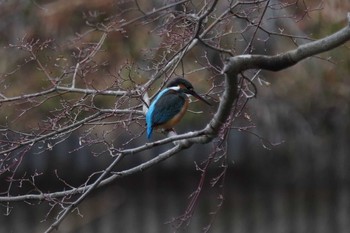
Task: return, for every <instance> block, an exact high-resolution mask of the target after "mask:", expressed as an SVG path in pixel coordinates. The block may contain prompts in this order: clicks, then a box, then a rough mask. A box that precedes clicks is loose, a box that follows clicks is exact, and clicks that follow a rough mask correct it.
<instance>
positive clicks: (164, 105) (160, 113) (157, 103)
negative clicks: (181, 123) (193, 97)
mask: <svg viewBox="0 0 350 233" xmlns="http://www.w3.org/2000/svg"><path fill="white" fill-rule="evenodd" d="M185 98H186V95H185V94H184V93H178V92H176V91H174V90H173V89H171V88H165V89H164V90H162V91H161V92H160V93H159V94H158V95H157V96H156V98H155V100H154V101H153V102H152V103H151V105H150V106H149V109H148V112H147V114H146V123H147V138H150V137H151V135H152V131H153V128H154V127H157V126H159V125H162V124H164V123H166V122H167V121H169V120H171V119H172V118H173V117H174V116H176V115H177V114H178V113H179V112H180V111H181V109H182V107H183V106H184V102H185Z"/></svg>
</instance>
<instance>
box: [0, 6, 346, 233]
mask: <svg viewBox="0 0 350 233" xmlns="http://www.w3.org/2000/svg"><path fill="white" fill-rule="evenodd" d="M130 2H132V1H130ZM150 2H152V1H150ZM276 2H278V1H276ZM280 2H281V1H280ZM298 2H299V1H298ZM152 3H154V4H156V5H157V4H158V6H161V5H162V4H161V3H162V2H161V1H159V2H158V1H153V2H152ZM285 3H286V4H287V3H288V2H287V1H286V2H285ZM123 4H129V1H123ZM130 4H132V3H130ZM143 4H144V5H143V7H145V9H146V8H147V7H151V6H152V4H151V3H149V4H150V5H148V3H143ZM304 4H305V3H298V4H296V5H294V7H293V8H292V9H286V10H287V11H288V10H291V11H293V12H297V13H298V14H299V16H300V15H302V12H303V9H305V8H306V7H309V9H315V10H314V11H312V10H310V11H309V12H308V14H306V15H304V16H303V17H302V20H300V21H299V20H298V19H300V18H296V19H293V18H291V19H285V20H282V21H279V20H275V21H273V22H271V25H268V26H269V27H270V28H271V29H273V28H279V29H280V30H286V31H288V32H293V34H299V35H304V34H303V33H305V34H306V36H310V37H312V38H321V37H324V36H326V35H329V34H331V33H332V32H334V31H335V30H337V29H339V28H341V27H343V26H344V25H345V24H346V13H347V11H348V10H349V9H350V3H349V2H348V1H342V0H328V1H317V0H313V1H308V2H307V4H308V5H307V6H305V5H304ZM122 7H123V6H122V3H120V4H119V3H116V1H113V0H89V1H83V0H77V1H64V0H57V1H25V0H13V1H0V43H1V46H0V47H1V48H0V51H1V57H0V73H1V74H2V75H1V85H2V93H6V95H10V96H11V95H17V94H19V93H30V92H31V91H32V90H38V89H39V90H40V89H41V88H43V86H45V85H47V84H46V83H45V82H43V81H42V76H41V75H42V74H41V73H40V72H38V69H37V68H36V66H35V65H32V64H31V63H30V62H28V60H26V59H27V58H28V54H26V53H25V52H24V51H22V50H21V49H13V46H11V45H15V44H18V43H20V42H21V41H22V40H23V39H24V38H25V39H26V40H28V38H39V39H40V40H41V41H45V40H53V41H54V43H52V44H53V45H52V48H53V49H52V50H50V51H51V52H47V53H45V54H43V55H42V56H43V57H45V56H46V57H47V59H48V60H50V59H51V60H55V59H56V61H57V63H59V65H60V66H59V67H58V66H54V65H52V67H49V68H50V69H51V70H52V72H53V74H55V72H58V70H59V69H60V70H62V69H63V68H64V67H65V66H69V65H67V64H74V56H73V55H72V54H74V47H75V46H81V45H83V44H84V43H88V41H90V40H94V39H95V40H94V41H96V39H98V37H97V36H96V35H95V34H93V33H91V34H89V35H88V36H87V37H84V38H83V39H79V40H76V38H77V37H79V36H80V34H81V33H84V32H86V31H88V30H89V26H88V25H87V22H92V21H93V19H96V18H97V19H98V20H103V19H107V18H108V17H109V16H110V15H114V14H115V12H118V11H119V12H120V10H121V8H122ZM129 7H130V6H129ZM299 7H300V9H299ZM150 9H151V8H150ZM97 12H98V14H97ZM283 13H285V12H282V13H281V14H283ZM96 14H97V16H96ZM135 15H136V14H135ZM136 16H137V15H136ZM269 16H270V17H273V15H269ZM291 23H292V26H291ZM133 27H134V26H133ZM148 30H149V29H148V28H147V26H144V25H142V24H137V25H136V26H135V29H133V28H127V29H126V31H127V33H125V34H121V33H117V32H115V33H111V34H109V35H108V39H107V41H106V44H105V45H104V47H103V49H104V52H103V53H102V54H99V55H98V56H97V58H96V63H100V64H102V65H100V66H99V68H100V70H98V71H96V73H93V74H90V76H91V77H90V78H91V80H93V82H94V85H96V88H99V87H101V88H102V87H103V86H109V85H111V83H113V79H112V77H111V76H109V77H107V75H106V74H107V73H108V72H115V71H117V70H119V67H121V66H123V65H125V64H126V63H128V62H126V61H129V62H130V61H132V62H135V63H137V62H140V61H142V59H143V57H140V54H139V51H142V50H143V49H145V48H149V47H153V46H154V45H155V44H157V43H158V42H159V41H155V40H156V38H154V37H155V36H154V35H152V31H148ZM145 33H146V34H147V35H148V36H147V40H146V39H145V40H140V38H143V35H144V34H145ZM248 34H249V33H248ZM258 37H259V36H258ZM263 37H264V35H261V37H260V38H263ZM152 38H153V39H154V40H152ZM299 42H300V43H302V39H300V41H299ZM289 43H290V42H289ZM349 45H350V44H349V43H347V45H346V46H342V47H340V48H337V49H334V50H332V51H330V52H327V53H325V54H322V55H320V56H316V57H313V58H310V59H307V60H306V61H303V62H301V63H300V64H298V65H296V66H294V67H292V68H289V69H287V70H284V71H281V72H277V73H271V72H261V74H260V76H261V78H262V79H263V80H265V81H266V83H270V85H260V84H259V83H258V82H257V83H256V85H257V87H258V97H257V98H256V99H254V100H251V101H250V102H249V104H248V105H247V108H246V112H247V114H248V115H249V119H251V122H252V123H250V124H249V125H250V126H251V125H254V126H255V127H254V128H253V129H252V132H254V133H256V134H257V135H260V137H256V136H254V135H252V134H251V133H246V132H242V131H239V130H235V129H233V130H232V131H231V132H230V134H229V140H228V144H227V153H228V158H229V164H228V170H227V173H226V177H225V182H224V185H223V186H222V187H211V186H210V184H209V181H210V179H212V178H214V177H216V176H217V175H218V174H219V173H220V170H217V168H216V169H209V172H208V174H207V179H206V182H205V183H206V184H205V185H204V188H203V192H202V193H201V195H200V197H199V199H198V202H197V206H196V208H195V212H194V216H193V218H191V220H190V221H189V222H188V223H185V224H184V226H183V227H182V228H180V229H179V230H178V231H179V232H201V231H203V229H205V228H206V227H207V226H208V225H210V226H211V229H210V232H215V233H221V232H235V233H245V232H247V233H248V232H249V233H253V232H259V233H263V232H268V233H273V232H276V233H283V232H286V233H287V232H288V233H293V232H297V233H301V232H308V233H311V232H317V233H322V232H324V233H326V232H327V233H328V232H339V233H342V232H344V233H345V232H348V231H349V229H350V222H349V219H350V158H349V155H350V143H349V142H350V106H349V102H350V101H349V99H350V77H349V73H350V72H349V71H350V56H349V48H348V47H349ZM292 47H293V46H292V45H290V44H288V43H287V42H285V41H283V40H281V41H280V40H278V38H272V37H271V39H269V40H268V42H266V41H264V40H260V41H259V40H257V41H256V46H255V49H256V50H255V52H264V51H265V52H266V51H268V53H271V54H274V53H277V52H281V51H285V50H286V49H288V48H292ZM237 50H238V51H239V49H237ZM253 52H254V51H253ZM237 53H239V52H237ZM69 59H72V60H69ZM189 59H191V57H190V58H189ZM103 61H108V63H103ZM132 62H131V63H132ZM48 66H49V65H48ZM17 68H18V69H17ZM56 69H57V70H56ZM12 72H13V73H12ZM5 74H6V75H5ZM8 74H10V75H8ZM134 75H135V76H137V77H138V79H137V81H139V82H141V83H142V82H144V81H145V80H146V78H145V77H139V76H142V74H134ZM201 75H208V72H207V71H204V72H202V71H199V72H197V73H194V74H191V75H189V77H190V79H191V80H196V81H197V80H198V79H196V77H197V76H201ZM40 80H41V81H40ZM96 80H98V81H96ZM194 85H195V86H196V87H198V88H197V90H198V92H199V93H203V92H204V91H205V90H206V89H207V88H208V86H206V85H205V84H203V85H202V86H201V84H199V83H197V85H196V83H194ZM114 100H115V99H113V98H110V99H107V100H106V102H107V104H108V103H110V104H111V106H113V101H114ZM103 101H105V100H103ZM106 102H104V104H106ZM19 107H21V108H23V106H22V105H20V106H2V108H3V110H2V114H1V117H2V119H1V122H2V124H3V122H4V118H5V116H6V117H9V118H11V116H13V115H15V114H18V111H17V110H16V109H17V108H19ZM201 107H202V106H200V105H198V106H197V105H195V107H194V108H195V109H196V108H198V109H200V108H201ZM45 108H50V107H49V106H45V105H44V106H40V107H39V108H38V109H39V111H36V112H33V113H30V114H29V116H28V117H27V118H26V119H25V120H23V121H22V122H23V123H24V124H23V125H22V126H21V125H18V127H19V128H21V127H22V128H26V127H29V125H35V124H37V119H41V117H42V116H43V114H44V112H45V111H46V109H45ZM4 109H5V110H4ZM205 110H208V111H209V109H205ZM5 111H6V114H5V113H4V112H5ZM209 115H210V114H208V117H207V118H205V117H203V120H202V121H198V118H196V117H197V116H195V115H193V114H192V115H191V114H190V113H189V114H187V116H186V118H185V119H184V122H183V123H181V124H180V125H179V127H178V128H177V129H178V130H179V131H180V132H186V130H188V125H191V127H193V128H192V129H199V128H201V127H203V126H204V125H205V123H206V120H208V119H209V117H210V116H209ZM239 123H240V122H238V123H237V124H239ZM236 126H237V125H236ZM237 127H238V126H237ZM116 137H117V138H118V137H120V138H122V137H123V135H116ZM161 137H162V135H156V138H161ZM79 140H80V138H79V134H78V133H77V134H73V135H72V136H70V137H69V139H68V140H65V141H64V142H62V143H60V144H59V145H57V146H56V147H54V148H53V149H52V150H51V151H44V152H43V153H35V150H34V151H33V153H32V154H30V155H29V154H28V155H26V157H25V158H24V160H23V162H22V164H21V166H20V167H19V170H18V171H17V175H18V176H21V175H24V174H25V175H26V176H28V177H31V175H33V174H35V177H36V185H37V186H38V187H40V188H41V189H42V190H48V191H51V192H54V191H57V190H60V189H61V188H62V187H63V186H64V185H65V184H64V183H63V182H62V180H64V181H66V182H68V183H69V184H70V185H73V186H75V185H80V184H81V183H83V182H84V181H85V180H86V179H87V177H88V176H89V175H90V174H91V173H93V172H95V171H100V170H101V169H104V168H105V167H106V166H107V165H108V164H109V163H110V162H111V158H109V156H108V155H105V156H96V153H92V150H93V152H96V151H98V150H99V147H96V148H90V147H86V148H82V149H79V150H75V149H76V148H77V147H79V145H80V144H79V143H80V141H79ZM133 143H135V144H130V146H132V145H137V143H144V141H142V140H141V139H140V140H139V141H135V142H133ZM213 146H214V144H209V145H205V146H203V145H195V146H193V147H192V148H190V149H189V150H186V151H184V152H182V153H181V154H179V155H178V156H174V157H172V158H171V159H169V160H167V161H165V162H164V163H162V164H161V165H159V166H156V167H153V168H152V169H151V170H148V171H146V172H143V173H141V174H137V175H134V176H131V177H127V178H125V179H121V180H118V181H117V182H116V183H114V184H112V185H109V186H108V187H106V188H103V189H101V190H98V191H97V192H95V193H93V194H92V195H91V196H90V197H89V198H88V199H87V200H85V201H84V202H83V203H82V204H81V206H80V207H79V211H75V212H74V213H73V214H71V215H70V216H69V217H68V218H67V219H66V220H65V221H64V222H63V223H62V224H61V225H60V227H59V231H58V232H69V233H73V232H74V233H78V232H84V233H85V232H106V233H108V232H173V231H175V228H176V224H177V223H178V221H177V220H176V218H177V217H178V216H181V215H182V214H184V212H185V211H186V208H187V206H188V204H189V202H190V199H189V197H190V195H191V194H192V193H193V192H194V191H195V190H196V188H197V185H198V183H199V181H200V177H201V173H200V172H199V171H196V165H195V163H197V164H200V163H202V162H203V161H205V160H206V158H207V157H204V156H207V155H206V153H204V152H207V151H211V150H212V149H213ZM164 148H166V147H163V148H157V149H155V150H152V151H148V152H146V153H144V154H142V156H141V155H139V156H138V157H129V158H126V159H125V160H124V161H123V164H122V165H121V166H122V167H123V166H125V167H130V166H132V165H133V164H137V163H139V162H140V161H142V160H144V161H145V160H147V159H149V158H152V157H153V156H154V155H156V154H158V153H160V152H161V151H163V149H164ZM140 157H141V158H140ZM57 177H60V179H58V178H57ZM5 183H6V177H5V176H0V185H5ZM3 187H5V186H3ZM6 187H7V186H6ZM18 189H19V191H20V188H18ZM1 191H4V189H1ZM222 197H223V199H224V200H223V203H221V201H222ZM10 206H11V210H10V214H9V215H8V216H6V215H5V213H6V212H7V209H6V206H5V205H3V203H1V207H0V210H1V216H0V232H16V233H17V232H43V231H44V230H45V229H46V228H47V227H48V226H49V225H50V223H51V222H52V220H53V217H54V216H55V214H57V213H56V212H55V209H54V210H52V211H50V208H51V207H50V206H47V205H46V204H45V203H36V202H32V203H15V204H11V205H10ZM215 212H217V213H216V214H213V213H215ZM174 219H175V220H174Z"/></svg>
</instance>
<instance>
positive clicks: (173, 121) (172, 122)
mask: <svg viewBox="0 0 350 233" xmlns="http://www.w3.org/2000/svg"><path fill="white" fill-rule="evenodd" d="M188 103H189V100H188V98H186V100H185V103H184V106H183V107H182V109H181V111H180V112H179V113H178V114H176V115H175V116H174V117H173V118H171V119H170V120H169V121H167V122H165V123H164V124H161V125H158V126H157V128H158V127H159V128H163V129H171V128H173V127H174V125H176V124H177V123H179V121H180V120H181V119H182V117H183V116H184V115H185V113H186V111H187V108H188Z"/></svg>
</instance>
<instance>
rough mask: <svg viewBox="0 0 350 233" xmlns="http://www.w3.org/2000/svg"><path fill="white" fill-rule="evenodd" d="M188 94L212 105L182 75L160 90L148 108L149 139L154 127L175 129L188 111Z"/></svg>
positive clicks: (167, 129) (166, 129)
mask: <svg viewBox="0 0 350 233" xmlns="http://www.w3.org/2000/svg"><path fill="white" fill-rule="evenodd" d="M188 95H192V96H194V97H195V98H197V99H198V100H201V101H203V102H204V103H206V104H208V105H211V103H209V102H208V101H207V100H205V99H204V98H202V97H201V96H200V95H198V94H197V93H196V92H195V91H194V90H193V86H192V84H191V83H190V82H189V81H187V80H186V79H184V78H182V77H177V78H175V79H173V80H172V81H170V82H169V83H168V85H167V86H166V88H164V89H163V90H162V91H161V92H159V94H158V95H157V96H156V97H155V98H154V100H153V101H152V103H151V104H150V106H149V108H148V111H147V113H146V124H147V138H148V139H150V138H151V135H152V132H153V129H157V128H162V129H164V130H165V131H171V130H173V127H174V125H176V124H177V123H179V121H180V120H181V119H182V117H183V116H184V115H185V113H186V110H187V108H188V104H189V98H188Z"/></svg>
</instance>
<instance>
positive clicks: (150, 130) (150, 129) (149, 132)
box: [147, 127, 153, 139]
mask: <svg viewBox="0 0 350 233" xmlns="http://www.w3.org/2000/svg"><path fill="white" fill-rule="evenodd" d="M152 131H153V128H152V127H147V138H148V139H150V138H151V135H152Z"/></svg>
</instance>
